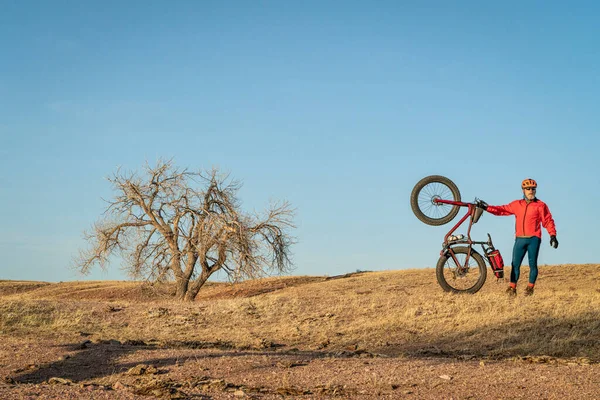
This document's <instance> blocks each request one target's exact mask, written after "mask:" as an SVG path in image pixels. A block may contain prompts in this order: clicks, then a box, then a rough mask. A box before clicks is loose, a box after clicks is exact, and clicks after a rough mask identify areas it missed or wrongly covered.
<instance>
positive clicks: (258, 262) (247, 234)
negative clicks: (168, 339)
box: [76, 161, 294, 301]
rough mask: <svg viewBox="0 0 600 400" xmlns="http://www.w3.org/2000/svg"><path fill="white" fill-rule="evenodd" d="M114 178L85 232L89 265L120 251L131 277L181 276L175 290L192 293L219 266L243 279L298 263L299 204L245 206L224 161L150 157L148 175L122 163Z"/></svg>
mask: <svg viewBox="0 0 600 400" xmlns="http://www.w3.org/2000/svg"><path fill="white" fill-rule="evenodd" d="M108 180H109V181H110V182H111V184H112V186H113V189H114V191H115V192H116V194H115V196H114V198H113V199H112V200H111V201H108V206H107V209H106V211H105V212H104V216H103V218H102V219H101V220H100V221H98V222H96V223H95V224H94V229H93V232H90V233H86V234H85V238H86V240H87V241H88V242H89V243H90V247H89V248H88V249H87V250H83V251H81V252H80V254H79V257H78V258H77V260H76V266H77V268H78V269H79V270H81V271H82V272H83V273H87V272H89V270H90V269H91V268H92V267H93V266H94V265H100V266H101V267H102V268H106V265H107V262H108V257H109V256H110V255H111V254H113V253H116V254H118V255H120V256H122V257H123V258H124V259H125V260H126V265H125V268H126V270H127V271H128V272H129V274H130V275H131V276H132V277H135V278H140V277H144V278H147V279H150V280H152V281H166V280H169V279H174V280H175V283H176V288H177V289H176V293H175V297H176V298H177V299H179V300H186V301H193V300H194V299H195V297H196V295H197V294H198V291H199V290H200V288H201V287H202V285H204V283H205V282H206V281H207V279H208V278H209V277H210V276H211V275H212V274H214V273H215V272H217V271H225V272H226V273H227V275H228V277H229V278H230V279H231V280H233V281H238V280H241V279H247V278H250V279H254V278H258V277H262V276H266V275H267V274H270V273H274V272H275V273H283V272H288V271H290V270H291V268H292V263H291V259H290V254H291V253H290V246H291V245H292V244H293V243H294V239H293V237H292V236H290V234H289V233H288V231H289V230H290V229H292V228H294V225H293V214H294V212H293V210H292V209H291V208H290V205H289V203H287V202H282V203H274V204H271V205H270V206H269V207H268V208H267V210H266V211H265V213H264V214H261V215H258V214H249V213H243V212H242V210H241V207H240V201H239V198H238V191H239V189H240V183H239V182H237V181H234V180H230V179H229V177H228V176H226V175H223V174H221V173H219V171H218V170H217V169H213V170H211V171H200V172H189V171H188V170H180V169H178V168H176V167H174V166H173V164H172V161H167V162H165V161H159V162H158V163H157V165H156V166H155V167H151V166H149V165H146V166H145V169H144V174H143V175H142V176H139V175H138V174H137V173H135V172H132V173H127V174H125V173H121V171H117V172H116V173H115V174H114V175H113V176H112V177H110V178H108Z"/></svg>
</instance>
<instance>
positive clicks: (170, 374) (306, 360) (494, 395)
mask: <svg viewBox="0 0 600 400" xmlns="http://www.w3.org/2000/svg"><path fill="white" fill-rule="evenodd" d="M0 375H1V376H2V378H3V379H2V382H1V383H0V398H2V399H45V398H47V399H50V398H51V399H78V398H86V399H87V398H89V399H138V398H171V399H236V398H253V399H281V398H299V399H305V398H306V399H317V398H358V399H374V398H390V399H399V398H406V399H521V398H523V399H524V398H527V399H598V398H600V368H599V366H598V364H589V363H588V362H586V361H585V360H583V361H577V360H560V359H552V358H544V357H541V358H525V359H514V360H503V361H496V360H485V359H457V358H444V357H430V356H426V357H422V358H405V357H402V358H398V357H390V356H386V355H384V354H373V353H369V352H366V351H361V350H360V349H347V350H344V351H337V352H327V351H325V350H323V351H315V350H303V349H297V348H289V347H287V346H285V345H278V344H273V343H270V344H268V345H266V346H265V348H264V349H259V348H255V349H236V348H230V347H229V346H228V345H227V344H225V343H218V342H216V343H204V342H171V343H161V342H156V343H153V342H150V341H149V342H129V343H127V342H125V343H120V342H118V341H116V340H113V341H110V340H103V341H95V342H92V341H89V340H88V339H86V338H85V337H79V338H77V337H72V338H68V340H66V341H64V342H62V341H49V340H46V341H36V340H35V339H27V340H23V339H22V338H14V339H9V340H5V341H4V342H3V343H2V344H1V345H0Z"/></svg>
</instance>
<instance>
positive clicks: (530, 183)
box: [521, 178, 537, 189]
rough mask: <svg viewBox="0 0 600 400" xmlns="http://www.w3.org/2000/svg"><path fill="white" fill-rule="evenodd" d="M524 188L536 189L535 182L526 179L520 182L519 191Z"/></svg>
mask: <svg viewBox="0 0 600 400" xmlns="http://www.w3.org/2000/svg"><path fill="white" fill-rule="evenodd" d="M526 187H533V188H537V182H536V181H535V180H533V179H531V178H527V179H525V180H524V181H523V182H521V189H525V188H526Z"/></svg>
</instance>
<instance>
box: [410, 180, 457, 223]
mask: <svg viewBox="0 0 600 400" xmlns="http://www.w3.org/2000/svg"><path fill="white" fill-rule="evenodd" d="M452 198H453V196H452V191H451V190H450V189H449V188H448V187H447V186H446V185H444V184H441V183H438V182H433V183H430V184H428V185H425V186H424V187H423V189H421V191H420V193H419V196H418V200H417V201H418V204H419V208H420V209H421V211H422V212H423V214H425V215H426V216H427V217H429V218H433V219H441V218H444V217H445V216H446V215H448V214H449V213H450V211H451V210H452V207H453V206H451V205H449V204H436V203H434V202H433V200H434V199H444V200H447V199H452Z"/></svg>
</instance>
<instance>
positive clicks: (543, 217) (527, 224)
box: [479, 178, 558, 296]
mask: <svg viewBox="0 0 600 400" xmlns="http://www.w3.org/2000/svg"><path fill="white" fill-rule="evenodd" d="M521 189H522V190H523V198H522V199H521V200H515V201H513V202H511V203H509V204H506V205H503V206H488V205H487V204H486V203H485V202H480V203H479V206H480V207H482V208H483V209H484V210H487V211H488V212H489V213H491V214H494V215H500V216H504V215H514V216H515V217H516V224H515V231H516V232H515V236H516V239H515V245H514V247H513V256H512V270H511V272H510V285H509V287H508V288H507V289H506V292H507V293H508V294H509V295H512V296H516V294H517V281H518V280H519V275H520V272H521V271H520V269H521V263H522V262H523V258H524V257H525V253H527V254H528V255H529V284H528V285H527V288H526V289H525V296H531V295H532V294H533V288H534V286H535V281H536V279H537V276H538V268H537V259H538V254H539V251H540V243H541V242H542V229H541V228H540V224H541V226H543V227H544V228H546V230H547V231H548V234H549V235H550V246H552V247H554V248H555V249H556V248H557V247H558V240H556V226H555V225H554V219H552V214H551V213H550V209H549V208H548V206H547V205H546V203H544V202H543V201H541V200H539V199H538V198H537V197H536V192H537V182H536V181H535V180H533V179H530V178H527V179H525V180H524V181H523V182H522V183H521Z"/></svg>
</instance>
